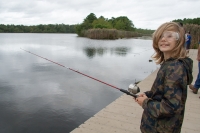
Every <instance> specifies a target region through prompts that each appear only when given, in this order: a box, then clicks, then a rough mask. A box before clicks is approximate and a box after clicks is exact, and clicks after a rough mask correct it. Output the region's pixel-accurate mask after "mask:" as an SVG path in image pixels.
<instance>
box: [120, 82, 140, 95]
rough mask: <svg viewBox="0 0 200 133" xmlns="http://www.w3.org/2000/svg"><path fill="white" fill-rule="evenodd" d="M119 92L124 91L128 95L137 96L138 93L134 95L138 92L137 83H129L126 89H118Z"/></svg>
mask: <svg viewBox="0 0 200 133" xmlns="http://www.w3.org/2000/svg"><path fill="white" fill-rule="evenodd" d="M120 91H121V92H124V93H126V94H127V95H130V96H132V97H134V98H137V97H138V95H136V94H137V93H138V92H140V88H139V87H138V86H137V84H130V85H129V87H128V90H124V89H120Z"/></svg>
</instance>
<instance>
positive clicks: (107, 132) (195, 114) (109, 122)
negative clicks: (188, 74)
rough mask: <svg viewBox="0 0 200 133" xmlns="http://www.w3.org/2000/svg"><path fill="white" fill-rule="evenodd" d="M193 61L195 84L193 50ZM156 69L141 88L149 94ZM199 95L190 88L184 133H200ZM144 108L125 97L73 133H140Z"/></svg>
mask: <svg viewBox="0 0 200 133" xmlns="http://www.w3.org/2000/svg"><path fill="white" fill-rule="evenodd" d="M189 57H190V58H191V59H193V77H194V79H193V84H194V82H195V80H196V77H197V74H198V62H197V60H196V57H197V50H196V49H195V50H194V49H191V50H190V56H189ZM156 74H157V70H156V71H154V72H153V73H152V74H150V75H149V76H148V77H147V78H145V79H144V80H142V81H141V82H140V83H139V84H138V86H139V87H140V88H141V89H142V90H141V91H142V92H144V91H147V90H149V89H150V87H151V86H152V84H153V81H154V79H155V77H156ZM199 96H200V92H199V93H198V94H193V93H192V91H191V90H189V89H188V97H187V102H186V110H185V118H184V121H183V126H182V130H181V132H182V133H200V99H199ZM142 112H143V109H142V107H140V106H139V105H138V104H137V103H136V102H134V100H133V98H132V97H130V96H128V95H126V94H124V95H122V96H121V97H119V98H118V99H116V100H115V101H113V102H112V103H111V104H109V105H108V106H106V107H105V108H104V109H102V110H101V111H99V112H98V113H97V114H95V115H94V116H93V117H91V118H90V119H88V120H87V121H85V122H84V123H83V124H81V125H80V126H79V127H77V128H76V129H74V130H73V131H72V132H71V133H141V131H140V121H141V116H142Z"/></svg>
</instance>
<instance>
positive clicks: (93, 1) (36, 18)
mask: <svg viewBox="0 0 200 133" xmlns="http://www.w3.org/2000/svg"><path fill="white" fill-rule="evenodd" d="M199 5H200V1H198V0H168V1H160V0H151V1H149V0H143V1H141V0H134V1H132V0H126V1H117V0H109V1H107V0H101V1H99V0H82V1H78V0H73V1H72V0H56V1H55V0H48V1H47V0H36V1H32V0H15V1H13V0H7V1H1V2H0V23H1V24H23V25H37V24H56V23H57V24H61V23H64V24H78V23H82V22H83V19H84V18H85V17H86V16H87V15H89V14H90V13H94V14H95V15H96V16H97V17H100V16H104V17H105V18H108V19H110V18H112V17H119V16H127V17H128V18H129V19H130V20H132V22H133V24H134V25H135V26H136V27H137V28H147V29H156V28H157V27H158V26H159V25H160V24H162V23H164V22H166V21H172V20H174V19H183V18H197V17H199V16H200V12H199Z"/></svg>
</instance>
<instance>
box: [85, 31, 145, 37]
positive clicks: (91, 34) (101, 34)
mask: <svg viewBox="0 0 200 133" xmlns="http://www.w3.org/2000/svg"><path fill="white" fill-rule="evenodd" d="M83 35H84V37H88V38H90V39H111V40H112V39H119V38H131V37H139V36H142V35H141V34H139V33H137V32H131V31H121V30H116V29H89V30H85V31H83Z"/></svg>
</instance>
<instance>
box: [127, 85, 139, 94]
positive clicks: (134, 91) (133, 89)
mask: <svg viewBox="0 0 200 133" xmlns="http://www.w3.org/2000/svg"><path fill="white" fill-rule="evenodd" d="M128 92H130V93H131V94H137V93H138V92H140V88H139V87H138V86H137V84H130V85H129V87H128Z"/></svg>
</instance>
